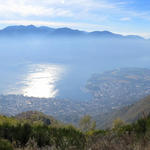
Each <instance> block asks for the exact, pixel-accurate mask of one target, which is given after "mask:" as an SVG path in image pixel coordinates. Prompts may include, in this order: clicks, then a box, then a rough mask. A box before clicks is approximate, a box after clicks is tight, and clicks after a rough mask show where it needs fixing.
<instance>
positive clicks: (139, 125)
mask: <svg viewBox="0 0 150 150" xmlns="http://www.w3.org/2000/svg"><path fill="white" fill-rule="evenodd" d="M93 123H94V121H93V120H92V119H91V118H90V116H85V117H83V118H82V119H81V121H80V123H79V124H80V125H82V126H81V129H77V128H75V127H73V126H64V125H63V126H51V125H46V124H38V123H35V124H34V123H32V124H31V123H30V122H21V121H19V120H17V119H15V118H12V117H10V118H9V117H4V116H0V150H35V149H36V150H149V149H150V116H147V117H144V118H141V119H139V120H138V121H136V122H134V123H132V124H125V123H124V122H123V121H121V120H120V119H117V120H116V121H114V124H113V126H112V128H110V129H107V130H96V129H95V128H93ZM94 124H95V123H94ZM94 126H95V125H94ZM85 127H89V128H88V129H87V130H85ZM91 127H92V128H91ZM83 129H84V130H83Z"/></svg>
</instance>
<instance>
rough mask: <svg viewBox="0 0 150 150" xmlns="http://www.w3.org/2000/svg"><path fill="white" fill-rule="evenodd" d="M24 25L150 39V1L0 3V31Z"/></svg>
mask: <svg viewBox="0 0 150 150" xmlns="http://www.w3.org/2000/svg"><path fill="white" fill-rule="evenodd" d="M20 24H23V25H29V24H34V25H37V26H41V25H46V26H50V27H71V28H73V29H80V30H86V31H94V30H100V31H101V30H109V31H112V32H115V33H121V34H125V35H126V34H137V35H142V36H144V37H150V1H149V0H5V1H4V0H0V28H4V27H5V26H8V25H20Z"/></svg>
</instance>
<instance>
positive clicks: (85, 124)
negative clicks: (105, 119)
mask: <svg viewBox="0 0 150 150" xmlns="http://www.w3.org/2000/svg"><path fill="white" fill-rule="evenodd" d="M79 128H80V129H81V130H82V131H83V132H88V131H91V130H94V129H95V128H96V122H95V121H94V120H92V117H91V116H89V115H85V116H84V117H82V118H81V119H80V121H79Z"/></svg>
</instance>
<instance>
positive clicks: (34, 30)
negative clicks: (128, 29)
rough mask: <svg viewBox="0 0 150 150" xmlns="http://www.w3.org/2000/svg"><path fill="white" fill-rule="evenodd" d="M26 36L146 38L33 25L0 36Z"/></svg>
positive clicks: (3, 32) (9, 29)
mask: <svg viewBox="0 0 150 150" xmlns="http://www.w3.org/2000/svg"><path fill="white" fill-rule="evenodd" d="M25 35H39V36H46V37H47V36H48V37H57V36H59V37H61V36H66V37H70V36H71V37H87V38H88V37H89V38H90V37H92V38H93V37H95V38H117V39H136V40H137V39H139V40H143V39H144V38H143V37H141V36H136V35H128V36H123V35H121V34H115V33H112V32H109V31H94V32H85V31H80V30H73V29H70V28H66V27H65V28H56V29H55V28H50V27H47V26H41V27H36V26H33V25H28V26H23V25H20V26H8V27H6V28H4V29H2V30H0V36H6V37H10V36H25Z"/></svg>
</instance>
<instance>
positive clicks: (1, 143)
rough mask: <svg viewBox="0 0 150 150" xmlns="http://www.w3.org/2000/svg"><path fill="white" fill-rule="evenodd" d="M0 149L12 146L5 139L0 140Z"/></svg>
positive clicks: (4, 149)
mask: <svg viewBox="0 0 150 150" xmlns="http://www.w3.org/2000/svg"><path fill="white" fill-rule="evenodd" d="M0 150H13V146H12V145H11V144H10V142H9V141H7V140H3V139H1V140H0Z"/></svg>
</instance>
